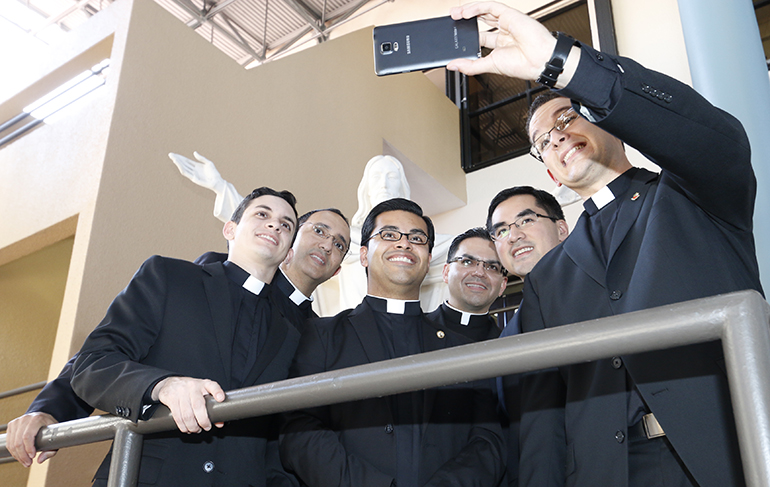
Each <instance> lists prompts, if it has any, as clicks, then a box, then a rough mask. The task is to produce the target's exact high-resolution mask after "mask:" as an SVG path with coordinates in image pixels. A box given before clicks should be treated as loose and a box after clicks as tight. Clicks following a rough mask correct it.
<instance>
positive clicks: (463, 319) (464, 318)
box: [445, 301, 489, 326]
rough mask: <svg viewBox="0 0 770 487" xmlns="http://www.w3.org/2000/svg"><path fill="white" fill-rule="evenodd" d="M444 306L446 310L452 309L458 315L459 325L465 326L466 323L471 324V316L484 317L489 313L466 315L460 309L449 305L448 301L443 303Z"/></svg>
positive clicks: (466, 313) (465, 312)
mask: <svg viewBox="0 0 770 487" xmlns="http://www.w3.org/2000/svg"><path fill="white" fill-rule="evenodd" d="M445 304H446V305H447V308H450V309H453V310H455V311H457V312H458V313H460V324H461V325H465V326H467V325H468V323H470V322H471V316H486V315H488V314H489V313H468V312H467V311H463V310H461V309H457V308H455V307H454V306H452V305H451V304H449V301H445Z"/></svg>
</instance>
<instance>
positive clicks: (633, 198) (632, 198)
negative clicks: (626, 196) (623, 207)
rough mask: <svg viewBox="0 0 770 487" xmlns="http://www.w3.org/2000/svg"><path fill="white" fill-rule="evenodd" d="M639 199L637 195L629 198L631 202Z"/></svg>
mask: <svg viewBox="0 0 770 487" xmlns="http://www.w3.org/2000/svg"><path fill="white" fill-rule="evenodd" d="M637 199H639V193H634V195H633V196H632V197H631V201H636V200H637Z"/></svg>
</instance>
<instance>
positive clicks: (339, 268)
mask: <svg viewBox="0 0 770 487" xmlns="http://www.w3.org/2000/svg"><path fill="white" fill-rule="evenodd" d="M341 270H342V264H340V266H339V267H337V270H336V271H334V274H332V277H334V276H336V275H337V274H339V273H340V271H341ZM329 279H331V277H330V278H329Z"/></svg>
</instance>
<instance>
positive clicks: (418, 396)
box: [364, 295, 425, 487]
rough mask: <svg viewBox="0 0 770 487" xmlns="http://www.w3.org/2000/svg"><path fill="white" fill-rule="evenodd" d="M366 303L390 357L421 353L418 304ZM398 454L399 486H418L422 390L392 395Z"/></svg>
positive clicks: (370, 298) (378, 300)
mask: <svg viewBox="0 0 770 487" xmlns="http://www.w3.org/2000/svg"><path fill="white" fill-rule="evenodd" d="M364 300H365V301H366V302H367V304H368V305H369V307H370V308H371V309H372V311H373V312H374V320H375V321H376V322H377V329H378V330H379V332H380V338H381V339H382V344H383V346H384V348H385V354H386V356H387V357H388V358H391V359H392V358H398V357H405V356H407V355H415V354H418V353H422V351H423V350H424V346H423V343H422V333H421V330H422V323H423V319H424V316H423V313H422V309H421V308H420V302H419V301H402V300H399V299H385V298H377V297H374V296H370V295H367V296H366V297H365V298H364ZM391 400H392V403H391V404H392V411H393V419H394V423H395V428H394V430H395V435H396V445H397V448H398V453H397V463H398V465H397V468H396V472H397V474H396V485H397V486H398V487H419V486H418V479H419V472H420V452H421V448H420V445H421V443H422V431H421V430H422V422H423V407H424V404H425V401H424V393H423V391H415V392H407V393H404V394H396V395H394V396H391Z"/></svg>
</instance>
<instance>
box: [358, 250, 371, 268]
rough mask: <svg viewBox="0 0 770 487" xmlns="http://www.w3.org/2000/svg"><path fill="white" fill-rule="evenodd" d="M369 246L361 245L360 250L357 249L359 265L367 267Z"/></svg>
mask: <svg viewBox="0 0 770 487" xmlns="http://www.w3.org/2000/svg"><path fill="white" fill-rule="evenodd" d="M368 254H369V247H367V246H365V245H362V246H361V250H359V251H358V258H359V260H360V261H361V265H362V266H364V267H369V259H368Z"/></svg>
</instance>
